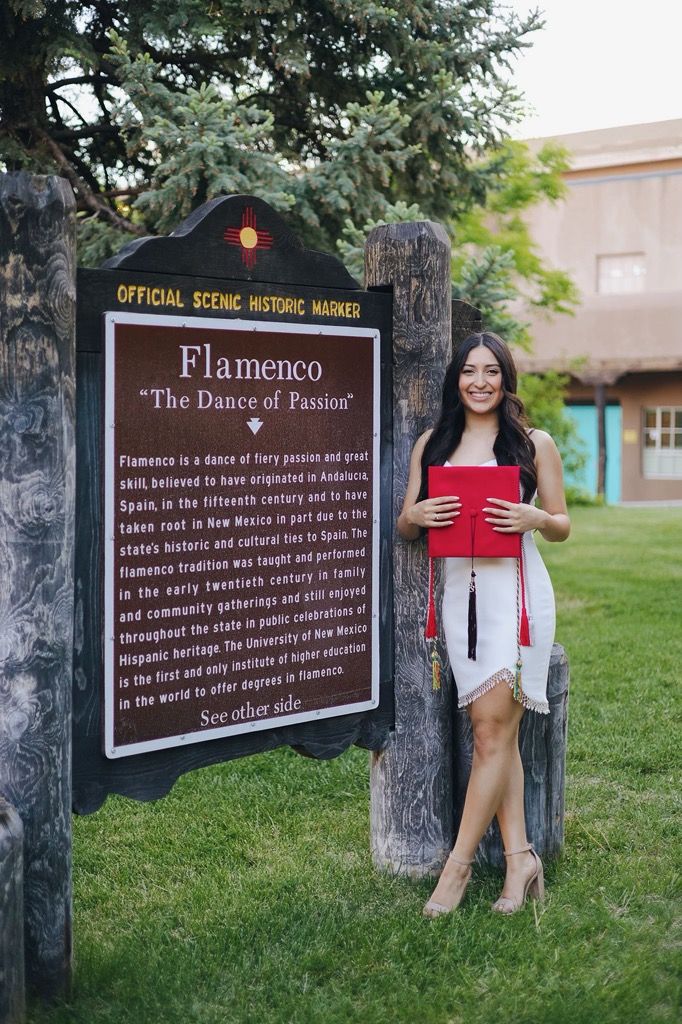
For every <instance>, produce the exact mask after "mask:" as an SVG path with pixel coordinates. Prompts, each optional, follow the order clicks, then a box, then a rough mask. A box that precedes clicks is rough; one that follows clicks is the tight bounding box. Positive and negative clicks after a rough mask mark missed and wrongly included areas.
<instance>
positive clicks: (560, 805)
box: [455, 644, 570, 867]
mask: <svg viewBox="0 0 682 1024" xmlns="http://www.w3.org/2000/svg"><path fill="white" fill-rule="evenodd" d="M569 676H570V673H569V665H568V658H567V657H566V654H565V652H564V649H563V647H561V645H560V644H554V648H553V650H552V656H551V659H550V663H549V675H548V678H547V699H548V701H549V715H538V714H534V713H533V712H530V711H527V712H526V713H525V715H524V716H523V718H522V720H521V728H520V730H519V748H520V750H521V760H522V761H523V771H524V776H525V794H524V799H525V809H526V831H527V835H528V839H529V841H530V842H532V843H533V844H534V846H535V849H536V850H537V851H538V853H539V854H540V856H541V857H548V858H551V857H558V856H559V855H560V854H561V852H562V851H563V848H564V801H565V791H566V734H567V729H568V687H569ZM455 750H456V754H455V824H456V826H457V827H459V822H460V821H461V818H462V810H463V807H464V797H465V794H466V788H467V784H468V782H469V775H470V773H471V759H472V755H473V734H472V730H471V722H470V720H469V715H468V714H467V712H466V710H465V709H462V710H461V711H457V712H456V713H455ZM476 858H477V860H479V861H487V862H488V863H490V864H495V865H497V866H498V867H502V866H503V865H504V857H503V854H502V840H501V838H500V830H499V828H498V826H497V821H495V820H494V821H493V823H492V824H491V826H490V828H489V829H488V831H487V832H486V834H485V836H484V837H483V839H482V840H481V843H480V845H479V847H478V853H477V854H476Z"/></svg>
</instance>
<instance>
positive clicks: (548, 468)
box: [533, 430, 571, 541]
mask: <svg viewBox="0 0 682 1024" xmlns="http://www.w3.org/2000/svg"><path fill="white" fill-rule="evenodd" d="M533 442H534V444H535V466H536V469H537V473H538V498H539V499H540V505H541V506H542V507H541V508H536V509H535V511H536V512H538V513H540V515H541V516H542V520H541V522H540V523H539V524H538V525H537V526H536V527H535V529H537V530H539V531H540V533H541V534H542V536H543V537H544V538H545V540H549V541H561V540H566V538H567V537H568V535H569V533H570V532H571V521H570V519H569V518H568V509H567V507H566V495H565V494H564V470H563V466H562V465H561V456H560V455H559V449H558V448H557V446H556V444H555V443H554V440H553V438H552V437H550V435H549V434H547V433H545V431H544V430H534V431H533Z"/></svg>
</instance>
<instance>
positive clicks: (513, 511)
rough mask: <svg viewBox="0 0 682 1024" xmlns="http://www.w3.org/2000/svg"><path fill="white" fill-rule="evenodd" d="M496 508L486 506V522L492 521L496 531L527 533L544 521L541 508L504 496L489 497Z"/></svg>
mask: <svg viewBox="0 0 682 1024" xmlns="http://www.w3.org/2000/svg"><path fill="white" fill-rule="evenodd" d="M488 501H489V502H490V503H491V505H494V506H498V507H495V508H488V507H486V508H484V509H483V511H484V512H486V513H488V514H487V515H486V520H485V521H486V523H491V524H492V528H493V530H495V532H496V533H525V532H526V531H527V530H537V529H538V528H539V527H540V525H541V524H542V521H543V513H542V511H541V509H538V508H536V507H535V506H534V505H527V504H526V503H525V502H519V503H514V502H513V501H505V499H504V498H488Z"/></svg>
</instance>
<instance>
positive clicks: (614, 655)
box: [29, 508, 682, 1024]
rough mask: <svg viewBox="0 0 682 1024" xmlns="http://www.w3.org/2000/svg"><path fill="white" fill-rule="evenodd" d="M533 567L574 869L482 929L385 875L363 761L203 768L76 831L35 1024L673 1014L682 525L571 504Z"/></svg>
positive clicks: (574, 1022)
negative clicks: (562, 689) (550, 595)
mask: <svg viewBox="0 0 682 1024" xmlns="http://www.w3.org/2000/svg"><path fill="white" fill-rule="evenodd" d="M572 520H573V534H572V537H571V539H570V540H569V541H568V543H566V544H560V545H548V544H544V543H542V542H541V550H542V552H543V556H544V557H545V560H546V562H547V564H548V567H549V570H550V573H551V575H552V578H553V581H554V585H555V590H556V596H557V611H558V627H557V640H558V641H559V642H560V643H562V644H563V646H564V647H565V649H566V652H567V654H568V656H569V660H570V665H571V691H570V711H569V746H568V780H567V793H566V851H565V856H564V857H563V858H562V859H561V860H560V861H558V862H555V863H552V864H549V865H548V866H547V870H546V876H547V885H548V893H547V898H546V900H545V902H544V903H543V904H541V905H538V907H537V909H535V908H534V906H533V905H532V904H530V903H529V904H528V905H527V907H526V908H525V909H524V911H523V912H522V913H519V914H516V915H515V916H513V917H512V918H503V917H502V916H500V915H495V914H492V913H491V912H490V910H489V907H490V904H491V903H492V901H493V900H494V899H495V897H496V896H497V893H498V891H499V887H500V877H499V876H497V875H496V874H495V873H494V872H493V871H492V870H491V871H481V870H480V869H479V870H477V872H476V874H475V877H474V882H473V884H472V885H471V886H470V887H469V890H468V892H467V895H466V897H465V900H464V903H463V905H462V907H461V908H460V910H459V911H458V912H456V913H454V914H451V915H449V916H445V917H441V918H439V919H437V920H435V921H431V920H427V919H424V918H422V916H421V907H422V904H423V902H424V900H425V899H426V898H427V896H428V895H429V892H430V889H431V884H430V883H429V882H428V881H426V880H424V881H423V882H419V883H411V882H409V881H407V880H406V879H404V878H393V877H388V876H385V875H382V874H378V873H376V872H375V871H374V870H373V868H372V864H371V860H370V856H369V826H368V804H369V778H368V774H369V773H368V761H367V754H366V752H363V751H360V750H355V749H354V750H351V751H349V752H348V753H346V754H345V755H343V756H342V757H341V758H339V759H337V760H336V761H333V762H314V761H311V760H309V759H306V758H301V757H299V756H297V755H296V754H294V753H293V752H292V751H290V750H288V749H287V750H280V751H275V752H273V753H270V754H265V755H260V756H258V757H252V758H247V759H245V760H242V761H236V762H232V763H228V764H225V765H221V766H219V767H216V768H207V769H204V770H202V771H198V772H195V773H193V774H191V775H187V776H185V777H184V778H182V779H181V780H180V781H179V782H178V783H177V784H176V786H175V788H174V789H173V791H172V792H171V794H170V795H169V796H168V797H167V798H165V799H164V800H160V801H158V802H157V803H153V804H137V803H134V802H131V801H128V800H124V799H118V798H109V800H108V801H107V802H106V804H105V805H104V807H103V808H102V809H101V810H100V811H98V812H97V813H96V814H94V815H91V816H89V817H86V818H79V819H76V820H75V822H74V917H75V951H76V965H75V978H74V988H73V996H72V999H71V1002H70V1003H69V1004H68V1005H67V1006H59V1007H54V1008H51V1009H45V1008H42V1007H39V1006H33V1007H32V1008H31V1012H30V1017H29V1019H30V1021H31V1022H33V1024H38V1022H40V1024H61V1022H67V1021H68V1022H82V1024H105V1022H112V1024H113V1022H117V1024H126V1022H130V1024H146V1022H159V1024H160V1022H163V1024H194V1022H197V1024H213V1022H215V1024H218V1022H220V1024H233V1022H234V1024H236V1022H239V1024H289V1022H292V1024H312V1022H315V1024H318V1022H319V1024H322V1022H324V1024H342V1022H343V1024H345V1022H357V1024H412V1022H414V1024H460V1022H461V1024H505V1022H507V1021H509V1022H514V1024H544V1022H547V1024H552V1022H554V1024H564V1022H565V1024H569V1022H570V1024H611V1022H613V1024H615V1022H618V1024H630V1022H632V1024H642V1022H649V1021H651V1022H673V1021H679V1020H680V1018H681V1015H682V815H681V813H680V812H681V810H682V797H681V795H680V793H681V788H682V772H681V771H680V767H681V765H682V701H681V700H680V698H681V696H682V686H681V685H680V668H681V667H682V510H680V509H659V508H631V509H622V508H594V509H582V508H581V509H575V510H574V511H573V513H572Z"/></svg>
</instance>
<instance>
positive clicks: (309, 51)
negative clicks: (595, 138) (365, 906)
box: [0, 0, 541, 259]
mask: <svg viewBox="0 0 682 1024" xmlns="http://www.w3.org/2000/svg"><path fill="white" fill-rule="evenodd" d="M540 24H541V22H540V18H539V14H538V13H537V12H532V13H530V14H529V15H528V16H527V17H526V18H525V19H519V18H518V17H517V16H516V15H515V14H514V13H513V12H511V11H510V10H509V9H508V8H506V7H505V6H504V3H503V2H502V0H399V2H398V0H395V2H394V3H390V2H389V3H383V2H381V0H301V2H295V0H148V2H146V3H141V2H140V0H90V2H76V0H5V3H4V5H3V6H2V9H1V10H0V69H1V70H0V157H1V159H2V160H3V161H4V163H5V166H6V167H7V168H9V169H17V168H21V167H25V168H28V169H31V170H33V171H40V172H55V171H56V172H57V173H60V174H63V175H66V176H67V177H68V178H69V179H70V181H71V182H72V184H73V187H74V190H75V192H76V195H77V199H78V206H79V210H80V211H81V214H82V218H83V220H84V221H85V224H84V225H83V228H84V237H85V240H86V255H88V257H89V258H93V257H94V258H97V259H99V258H100V257H101V255H102V254H103V253H104V252H106V250H107V249H112V248H113V249H117V248H119V247H120V245H121V244H122V242H124V241H126V240H127V238H126V233H127V236H128V237H130V236H132V235H133V234H154V233H158V232H160V231H164V230H168V228H169V227H171V226H174V225H176V224H177V223H178V221H179V220H180V219H181V218H182V216H183V215H184V214H185V213H187V212H189V210H191V209H192V208H194V207H196V206H198V205H200V204H201V203H203V202H205V201H206V200H207V199H210V198H212V197H213V196H215V195H217V194H220V193H224V192H227V191H232V190H234V189H240V190H246V191H254V192H258V194H259V195H261V196H263V197H264V198H266V199H268V200H269V201H270V202H272V203H273V205H274V206H276V207H277V208H279V209H280V210H282V211H283V212H287V211H288V213H287V216H288V219H289V221H290V222H291V223H292V226H293V227H294V228H295V229H296V230H297V231H298V232H299V234H300V235H301V236H302V237H303V238H304V240H305V241H306V242H307V243H308V244H309V245H313V246H315V247H317V248H322V249H326V250H329V249H330V248H332V247H333V245H334V244H335V242H336V240H337V239H338V238H339V236H340V234H341V230H342V227H343V224H344V221H345V220H346V219H347V218H348V217H352V218H353V220H354V221H355V223H358V224H364V223H365V221H367V220H368V219H370V218H381V217H384V216H386V215H389V214H390V211H391V209H392V208H394V207H395V206H396V204H398V203H406V204H408V205H409V204H414V203H416V204H418V205H419V207H420V209H421V210H422V211H423V214H424V215H426V216H429V217H433V218H435V219H438V220H447V219H448V218H450V217H452V216H453V215H455V216H460V215H462V214H464V213H465V212H466V211H467V210H468V209H470V208H471V207H472V206H473V205H475V204H479V205H482V204H484V203H485V201H486V197H487V195H488V194H489V192H490V190H491V188H493V187H494V186H495V183H496V178H497V176H498V168H497V166H496V165H495V163H494V162H492V163H491V162H490V161H485V160H480V159H477V158H476V157H477V156H480V155H481V154H482V153H483V152H484V151H486V150H487V149H488V148H490V147H494V146H496V145H498V144H499V143H500V142H501V140H502V138H503V137H504V134H505V129H506V128H507V127H508V125H509V124H510V123H512V122H513V121H514V120H515V119H516V118H517V117H518V116H519V111H520V97H519V96H518V94H517V93H516V92H515V90H514V89H513V88H512V87H511V86H510V85H509V84H508V82H507V78H506V72H507V69H508V67H509V63H510V60H511V59H512V58H513V57H515V56H517V55H518V53H519V51H520V50H521V49H522V48H523V47H524V46H526V45H529V43H528V36H529V34H530V33H531V32H532V31H533V30H534V29H536V28H538V27H539V26H540ZM88 218H90V221H89V222H88Z"/></svg>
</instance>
